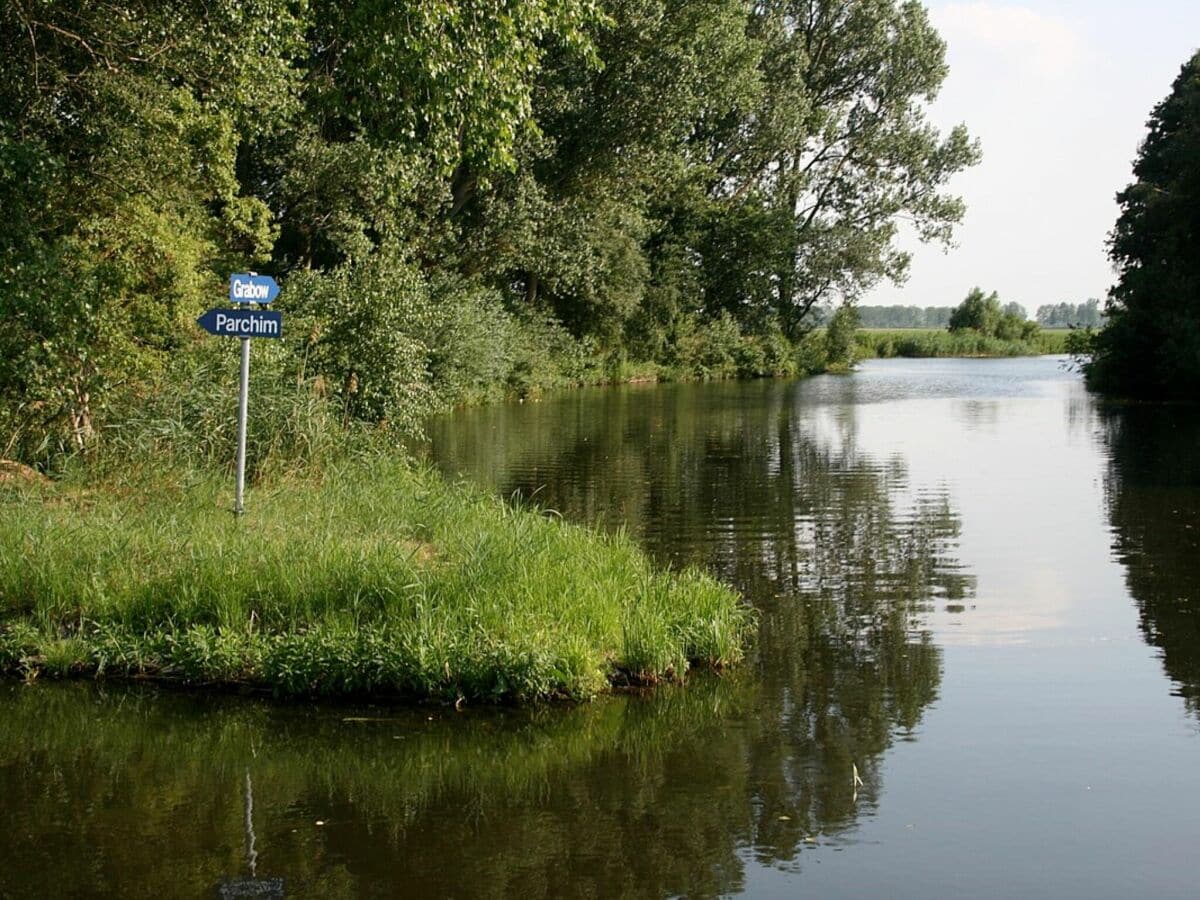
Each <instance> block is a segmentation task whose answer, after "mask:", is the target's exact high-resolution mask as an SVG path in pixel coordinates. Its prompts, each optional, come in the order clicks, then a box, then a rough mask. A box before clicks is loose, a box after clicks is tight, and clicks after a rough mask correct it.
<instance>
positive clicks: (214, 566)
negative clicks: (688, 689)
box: [0, 458, 755, 704]
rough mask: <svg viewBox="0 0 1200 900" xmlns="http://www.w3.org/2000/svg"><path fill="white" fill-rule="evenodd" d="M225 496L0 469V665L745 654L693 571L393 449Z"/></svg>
mask: <svg viewBox="0 0 1200 900" xmlns="http://www.w3.org/2000/svg"><path fill="white" fill-rule="evenodd" d="M226 494H228V485H227V484H226V483H225V479H224V478H223V477H221V476H219V475H217V474H214V473H211V472H207V473H197V472H184V473H173V474H168V473H162V472H159V473H154V474H153V475H150V476H148V477H147V478H146V479H144V480H143V481H142V482H141V483H139V482H138V479H137V478H127V479H125V480H124V481H121V482H109V483H106V484H101V485H96V484H86V485H85V484H82V483H80V482H78V481H70V480H67V481H65V482H55V483H50V484H45V483H33V484H30V483H10V484H8V485H0V510H3V513H4V515H3V522H0V608H3V612H2V613H0V673H2V674H3V675H5V676H7V677H12V678H24V679H27V680H33V679H37V678H89V679H106V678H112V679H122V680H133V681H147V680H153V681H156V682H158V683H166V684H178V685H180V686H187V687H190V688H200V689H210V690H226V691H228V690H232V691H250V692H266V693H271V694H274V695H276V696H279V697H291V698H305V697H318V696H320V697H338V698H355V699H382V698H388V699H395V700H400V701H406V702H421V701H432V702H438V703H458V704H461V703H464V702H469V703H494V704H510V703H529V702H543V701H560V700H573V701H578V700H587V699H590V698H592V697H595V696H597V695H599V694H602V693H610V692H613V691H618V690H623V689H626V688H637V687H644V686H648V685H654V684H657V683H662V682H678V681H681V680H683V679H684V678H685V676H686V674H687V672H688V671H689V670H691V669H712V670H718V671H719V670H722V669H725V668H728V667H730V666H735V665H737V664H738V663H739V662H740V661H741V660H742V659H743V657H744V655H745V650H746V647H747V644H748V642H749V641H750V640H751V639H752V635H753V632H754V628H755V616H754V613H753V611H752V610H751V609H750V608H749V606H748V605H747V604H746V603H745V601H744V600H743V599H742V598H741V597H740V596H739V595H738V594H737V593H736V592H735V591H733V590H732V589H731V588H729V587H727V586H725V585H722V584H720V583H719V582H718V581H717V580H716V579H714V578H712V577H711V576H709V575H707V574H705V573H703V572H700V571H698V570H695V569H684V570H669V571H665V570H662V569H661V568H659V567H655V566H653V565H652V563H651V561H650V560H649V558H648V557H647V556H646V555H645V554H644V552H643V551H641V550H640V549H639V548H638V547H636V546H635V545H634V543H633V541H632V540H631V539H630V538H629V537H628V536H627V535H624V534H620V533H618V534H611V535H610V534H604V533H600V532H597V531H594V530H591V529H587V528H584V527H581V526H578V525H573V524H569V523H566V522H563V521H561V520H559V519H557V518H554V517H552V516H549V515H546V514H544V513H542V512H540V511H538V510H536V509H531V508H523V509H513V508H511V507H510V506H507V505H506V504H504V503H503V502H502V501H501V500H499V499H498V498H492V497H488V496H486V495H484V494H483V493H482V492H480V491H478V490H475V489H472V488H470V487H468V486H466V485H463V484H450V483H447V482H446V481H445V480H444V479H442V478H441V477H440V476H438V475H436V474H435V473H433V472H431V471H429V470H427V469H421V468H418V467H415V466H413V465H412V464H411V463H408V462H406V461H403V460H401V459H399V458H393V459H386V460H380V459H378V458H376V459H374V460H373V461H372V462H370V463H361V462H360V463H352V464H349V465H347V466H345V467H343V468H342V469H340V470H336V471H332V472H324V473H322V474H321V475H320V476H319V477H316V476H314V477H308V478H300V479H292V480H288V481H281V482H279V483H276V484H265V485H261V486H259V487H258V488H257V489H256V490H254V491H253V492H252V495H251V512H250V514H248V515H247V516H246V517H245V520H244V521H243V520H235V519H234V518H233V517H232V516H231V515H230V513H229V512H228V509H227V503H226V501H227V500H228V498H227V497H226V496H225V495H226ZM173 548H175V549H176V552H175V553H173V552H172V549H173ZM180 548H182V549H180Z"/></svg>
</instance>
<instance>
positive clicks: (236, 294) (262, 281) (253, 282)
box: [229, 272, 279, 303]
mask: <svg viewBox="0 0 1200 900" xmlns="http://www.w3.org/2000/svg"><path fill="white" fill-rule="evenodd" d="M278 296H279V285H278V284H276V283H275V279H274V278H272V277H271V276H270V275H251V274H250V273H248V272H243V273H240V274H237V275H230V276H229V299H230V300H232V301H233V302H234V303H270V302H271V301H272V300H274V299H275V298H276V297H278Z"/></svg>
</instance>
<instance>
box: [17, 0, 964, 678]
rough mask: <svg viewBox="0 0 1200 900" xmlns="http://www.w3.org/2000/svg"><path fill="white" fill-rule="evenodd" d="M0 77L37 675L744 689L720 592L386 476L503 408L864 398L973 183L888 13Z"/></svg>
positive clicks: (83, 41) (180, 14)
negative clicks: (700, 398) (695, 680)
mask: <svg viewBox="0 0 1200 900" xmlns="http://www.w3.org/2000/svg"><path fill="white" fill-rule="evenodd" d="M0 59H3V60H4V74H5V77H4V78H3V79H0V206H2V207H3V208H4V210H5V215H4V216H3V218H2V220H0V460H5V461H16V462H17V463H20V464H25V465H28V466H31V467H33V468H34V469H36V470H37V471H38V472H41V473H47V474H49V475H51V476H53V477H55V478H56V479H58V482H59V483H57V484H54V485H44V484H39V483H38V480H37V479H36V478H32V477H30V478H25V479H22V480H25V481H28V482H29V484H28V485H27V486H26V487H12V486H10V487H6V488H4V491H5V493H4V497H3V499H2V500H0V502H2V503H3V520H4V521H3V523H0V553H2V554H3V557H2V559H0V565H2V567H3V573H4V574H3V575H0V631H2V634H3V637H2V640H3V643H4V646H5V647H6V648H7V649H5V650H4V653H5V654H6V656H5V657H4V659H5V660H6V662H5V663H4V665H5V667H6V668H8V669H9V670H24V671H26V672H27V673H29V674H32V673H36V672H42V673H50V672H58V673H63V674H67V673H95V674H99V673H101V672H103V673H109V674H111V673H117V672H123V673H127V674H138V673H154V674H157V675H161V676H166V677H179V678H183V679H187V680H192V681H202V682H231V683H248V684H251V685H254V686H264V687H271V688H273V689H275V690H278V691H280V692H283V693H305V692H317V693H321V692H360V691H363V692H374V691H376V690H382V691H387V692H391V691H395V692H399V693H413V694H417V695H431V696H436V697H443V698H447V699H456V698H457V696H459V695H461V696H464V697H469V698H475V697H481V698H488V697H496V698H508V697H513V698H517V697H542V696H552V695H557V694H560V693H561V694H569V695H572V696H578V695H586V694H588V693H591V692H593V691H595V690H597V689H599V688H600V687H601V686H602V685H603V684H604V683H605V682H606V681H611V680H613V679H619V678H624V677H628V678H630V679H633V680H653V679H654V678H660V677H666V676H670V675H671V674H676V675H677V674H679V673H680V672H681V671H682V669H683V667H684V666H685V663H687V662H688V661H690V660H693V659H695V660H706V661H708V662H711V663H714V664H723V663H725V662H730V661H733V660H734V659H736V657H737V655H738V654H739V652H740V649H739V648H740V643H739V642H740V639H741V636H742V632H743V625H744V621H743V614H741V613H739V612H738V611H737V603H736V599H735V598H734V597H733V596H732V594H730V593H729V592H728V591H726V590H724V589H723V588H720V587H718V586H717V585H715V584H713V583H711V582H709V581H707V580H706V579H704V578H703V577H702V576H699V575H695V574H678V576H677V577H676V578H674V579H672V580H668V579H667V578H665V577H664V576H659V575H654V574H653V573H651V572H650V570H649V568H648V566H647V564H646V562H645V561H644V560H643V559H642V558H641V557H640V556H639V555H638V554H637V553H636V552H635V551H634V550H633V549H632V548H631V547H630V546H629V545H628V544H627V543H626V542H624V540H623V539H619V538H617V539H609V538H601V537H592V536H588V535H585V534H583V533H582V532H577V531H575V530H573V529H571V528H567V527H564V526H562V525H559V524H556V523H552V522H547V521H544V520H543V519H541V518H539V517H537V516H536V515H535V514H533V513H517V514H513V515H512V516H508V515H507V514H505V513H504V512H503V510H502V509H500V508H499V507H497V506H494V505H489V503H487V502H485V501H483V500H480V499H479V498H473V499H471V498H468V497H466V496H465V495H461V494H459V493H456V490H457V489H450V488H446V487H444V486H438V485H437V484H435V483H434V482H432V481H430V480H429V476H427V475H419V474H414V473H413V472H412V471H410V470H409V469H408V468H407V467H406V466H405V464H404V463H403V462H401V461H400V457H401V456H402V453H401V451H399V450H398V449H397V448H398V447H399V446H400V445H401V442H402V441H403V440H404V439H406V438H407V437H409V436H411V435H413V434H414V433H416V432H418V431H419V430H420V428H421V423H422V422H424V421H425V420H426V419H427V417H428V415H429V414H430V413H431V412H433V411H435V410H440V409H445V408H448V407H452V406H455V405H459V404H466V403H473V402H480V401H484V400H488V399H493V398H497V397H501V396H512V395H519V396H526V395H532V394H536V393H538V392H539V391H544V390H548V389H553V388H558V387H566V386H572V385H580V384H593V383H604V382H610V381H621V380H641V379H664V378H723V377H733V376H760V375H776V374H778V375H801V374H807V373H811V372H817V371H830V370H833V371H837V370H845V369H847V368H849V366H850V365H851V364H852V362H853V348H854V340H853V319H852V315H851V313H850V311H849V307H850V306H851V305H852V304H853V303H854V302H855V301H856V300H857V299H858V298H859V297H860V296H861V295H862V294H863V292H864V291H866V290H867V289H869V288H870V287H871V286H872V285H874V284H876V283H878V282H879V281H880V280H883V279H899V278H901V277H902V276H903V275H904V272H905V269H906V267H907V263H908V257H907V255H906V254H905V253H904V252H903V251H901V250H899V249H898V248H897V247H896V245H895V241H894V238H895V236H896V231H897V225H896V223H897V221H899V220H901V219H902V220H904V221H906V222H907V223H908V224H910V225H911V226H912V227H913V228H914V229H915V232H916V233H917V234H918V235H919V237H920V238H921V239H922V240H926V241H934V242H948V241H949V240H950V238H951V233H952V230H953V228H954V226H955V225H956V223H957V222H958V221H959V220H960V219H961V216H962V213H963V206H962V203H961V202H960V201H959V199H958V198H956V197H954V196H952V195H950V194H948V193H947V192H946V185H947V183H948V181H949V179H950V178H951V177H952V176H953V175H954V174H955V173H956V172H959V171H961V170H962V169H964V168H965V167H967V166H970V165H972V164H973V163H974V162H975V161H976V160H977V159H978V156H979V150H978V147H977V145H976V143H975V142H974V141H973V140H972V139H971V138H970V137H969V135H968V133H967V131H966V129H965V127H963V126H959V127H955V128H953V129H950V130H949V131H947V132H945V133H942V132H939V130H938V129H936V128H934V127H933V126H932V125H930V124H929V122H928V119H927V116H926V110H927V108H928V104H929V103H930V102H932V101H933V99H934V98H935V96H936V94H937V92H938V90H939V88H940V86H941V84H942V82H943V80H944V79H945V77H946V74H947V70H946V64H945V46H944V44H943V42H942V40H941V39H940V38H939V36H938V35H937V33H936V32H935V30H934V29H933V28H932V26H931V24H930V22H929V18H928V15H927V13H926V11H925V10H924V8H923V7H922V6H920V5H919V4H917V3H905V2H897V0H882V2H881V0H871V2H860V0H853V2H848V3H827V2H787V3H780V4H755V5H747V4H745V3H742V2H740V0H704V2H700V3H697V2H692V0H533V2H527V3H520V4H509V3H504V4H497V3H495V2H494V0H469V2H466V3H453V4H451V3H446V2H444V0H416V2H413V3H406V4H400V5H396V4H386V3H378V2H375V0H314V2H311V3H302V4H278V3H274V2H266V0H207V2H203V3H201V2H183V3H176V4H161V3H157V2H148V0H98V2H97V0H89V2H87V3H83V2H70V0H68V2H62V3H53V4H46V3H32V4H31V3H10V4H6V5H4V6H3V7H0ZM245 270H254V271H258V272H262V273H266V274H270V275H272V276H274V277H276V278H277V279H278V280H279V282H280V283H281V285H282V293H281V295H280V297H279V298H278V300H277V301H276V302H275V304H274V307H275V308H277V309H280V310H281V311H282V314H283V322H284V324H283V337H282V339H281V340H278V341H270V342H267V341H260V342H256V346H255V350H254V363H253V366H252V385H251V397H252V401H251V416H250V435H249V448H248V449H249V452H248V464H249V474H250V478H251V482H252V484H253V485H254V488H255V490H256V492H257V494H258V496H259V498H260V499H259V500H258V501H257V502H256V507H255V508H256V511H255V512H254V513H253V515H256V516H261V519H259V520H257V524H255V523H254V522H253V521H251V520H247V522H246V523H242V522H235V523H231V522H230V521H229V520H227V519H225V518H224V515H225V514H224V513H222V512H221V507H222V505H223V504H222V502H221V501H220V500H219V493H220V487H219V486H220V485H222V484H225V483H227V479H228V472H229V466H230V461H231V460H232V459H233V458H234V434H233V421H234V416H233V409H234V397H235V389H234V384H233V380H234V377H235V376H234V373H235V372H236V371H237V368H236V363H235V354H236V348H235V346H234V342H231V341H225V340H223V339H214V338H211V337H205V336H203V335H202V333H201V331H200V330H199V329H198V328H197V326H196V324H195V320H196V318H197V316H198V315H200V314H201V313H202V312H203V311H204V310H205V309H206V308H207V307H209V306H212V305H217V304H222V303H223V302H224V296H225V286H224V285H225V283H226V281H227V279H228V277H229V275H230V273H233V272H238V271H245ZM822 307H825V308H828V309H829V310H830V316H829V325H828V327H826V328H823V329H819V328H817V327H816V324H817V323H816V317H815V316H814V315H813V311H814V310H816V309H818V308H822ZM834 308H839V309H842V310H844V312H841V313H835V312H833V311H832V310H833V309H834ZM380 447H383V448H385V449H384V450H383V451H379V450H378V448H380ZM362 454H373V455H374V458H375V459H376V460H377V465H376V466H375V469H372V470H367V469H361V468H354V467H353V466H349V467H348V468H347V467H346V466H347V465H348V464H344V463H343V462H341V461H342V460H345V459H347V458H350V457H356V456H360V455H362ZM19 471H23V472H25V474H26V475H28V474H29V471H31V470H19ZM4 480H6V481H11V480H12V479H8V478H5V479H4ZM439 510H440V511H441V512H439ZM298 523H302V524H303V525H304V527H303V528H301V527H300V524H298ZM168 535H170V540H168ZM177 548H182V549H177ZM429 629H433V630H432V631H430V630H429Z"/></svg>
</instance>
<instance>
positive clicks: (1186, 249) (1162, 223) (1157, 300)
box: [1085, 53, 1200, 401]
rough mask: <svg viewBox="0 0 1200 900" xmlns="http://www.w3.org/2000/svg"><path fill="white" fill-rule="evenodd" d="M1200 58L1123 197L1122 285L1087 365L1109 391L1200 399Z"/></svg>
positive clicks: (1156, 118) (1156, 115) (1155, 118)
mask: <svg viewBox="0 0 1200 900" xmlns="http://www.w3.org/2000/svg"><path fill="white" fill-rule="evenodd" d="M1197 160H1200V53H1197V54H1196V55H1195V56H1193V57H1192V58H1191V59H1190V60H1188V62H1187V63H1186V64H1184V66H1183V68H1182V70H1181V71H1180V73H1179V76H1178V77H1177V78H1176V79H1175V83H1174V85H1173V87H1172V90H1171V94H1170V95H1169V96H1168V97H1167V98H1166V99H1165V100H1163V101H1162V102H1161V103H1159V104H1158V106H1156V107H1155V108H1154V111H1153V112H1152V113H1151V116H1150V121H1149V134H1148V135H1147V136H1146V139H1145V141H1144V142H1143V143H1142V146H1141V149H1140V151H1139V152H1138V157H1137V160H1136V162H1135V163H1134V168H1133V173H1134V176H1135V179H1136V180H1135V181H1134V182H1133V183H1132V184H1131V185H1129V186H1128V187H1127V188H1125V190H1123V191H1122V192H1121V193H1120V194H1118V195H1117V201H1118V203H1119V204H1120V207H1121V214H1120V217H1119V218H1118V219H1117V224H1116V227H1115V229H1114V230H1113V233H1112V235H1111V237H1110V240H1109V257H1110V258H1111V259H1112V261H1113V263H1114V264H1115V266H1116V269H1117V283H1116V285H1115V286H1114V287H1113V288H1112V290H1111V291H1110V292H1109V296H1108V303H1107V305H1106V306H1105V315H1106V316H1107V319H1108V322H1107V324H1106V325H1105V326H1104V328H1103V329H1101V331H1100V332H1098V333H1097V335H1096V337H1095V340H1094V342H1093V346H1092V350H1093V356H1092V359H1091V361H1090V362H1088V363H1087V364H1086V365H1085V371H1086V373H1087V376H1088V381H1089V383H1090V384H1092V385H1093V386H1094V387H1096V388H1098V389H1099V390H1101V391H1104V392H1109V393H1118V394H1126V395H1131V396H1142V397H1162V398H1180V399H1186V400H1191V401H1194V400H1195V399H1196V398H1197V392H1198V391H1200V165H1198V164H1197Z"/></svg>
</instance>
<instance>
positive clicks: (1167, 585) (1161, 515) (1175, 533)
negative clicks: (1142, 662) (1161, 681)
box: [1103, 407, 1200, 716]
mask: <svg viewBox="0 0 1200 900" xmlns="http://www.w3.org/2000/svg"><path fill="white" fill-rule="evenodd" d="M1191 418H1192V417H1191V411H1189V410H1180V409H1178V408H1162V407H1159V408H1154V407H1132V408H1128V409H1122V410H1117V411H1112V410H1110V411H1108V412H1107V413H1106V415H1105V416H1104V420H1103V425H1104V434H1105V438H1106V441H1107V444H1108V448H1109V467H1108V476H1107V479H1106V484H1105V493H1106V496H1107V501H1108V511H1109V520H1110V522H1111V523H1112V530H1113V549H1114V552H1115V554H1116V556H1117V558H1118V559H1119V560H1120V561H1121V563H1122V564H1123V565H1124V567H1125V571H1126V584H1127V585H1128V588H1129V593H1130V594H1131V595H1132V596H1133V599H1134V602H1135V603H1136V604H1137V608H1138V616H1139V624H1140V626H1141V630H1142V633H1143V635H1144V637H1145V640H1146V641H1147V642H1148V643H1149V644H1151V645H1152V646H1154V647H1157V648H1159V649H1160V650H1161V652H1162V660H1163V667H1164V669H1165V670H1166V673H1167V676H1168V677H1169V678H1170V679H1171V680H1172V682H1174V684H1175V687H1176V689H1177V691H1178V692H1179V694H1180V696H1182V697H1183V698H1184V702H1185V703H1186V705H1187V708H1188V709H1189V710H1190V711H1191V712H1192V713H1193V714H1194V715H1197V716H1200V423H1197V422H1195V421H1194V420H1191V421H1189V419H1191Z"/></svg>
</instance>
